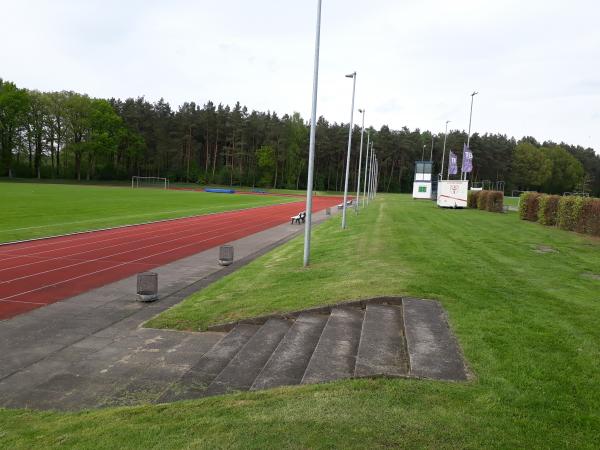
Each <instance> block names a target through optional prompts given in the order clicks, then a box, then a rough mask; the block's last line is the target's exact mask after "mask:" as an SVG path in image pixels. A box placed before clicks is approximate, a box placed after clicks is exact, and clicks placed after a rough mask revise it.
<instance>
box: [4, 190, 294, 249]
mask: <svg viewBox="0 0 600 450" xmlns="http://www.w3.org/2000/svg"><path fill="white" fill-rule="evenodd" d="M291 201H299V199H298V198H293V197H285V196H269V195H251V194H243V195H231V194H209V193H206V192H198V191H181V190H168V191H167V190H163V189H155V188H145V189H131V188H129V187H108V186H77V185H73V184H68V185H67V184H64V185H63V184H38V183H10V182H1V183H0V203H1V204H2V219H1V221H0V223H1V225H0V242H11V241H17V240H23V239H32V238H37V237H44V236H54V235H59V234H65V233H73V232H77V231H86V230H96V229H101V228H107V227H114V226H119V225H130V224H136V223H144V222H150V221H155V220H163V219H173V218H177V217H186V216H192V215H198V214H208V213H215V212H222V211H230V210H234V209H242V208H252V207H257V206H263V205H272V204H277V203H287V202H291Z"/></svg>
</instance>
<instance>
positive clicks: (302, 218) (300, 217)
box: [292, 211, 306, 224]
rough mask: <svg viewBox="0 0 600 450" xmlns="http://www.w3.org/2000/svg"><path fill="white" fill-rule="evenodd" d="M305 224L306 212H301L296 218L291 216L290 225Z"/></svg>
mask: <svg viewBox="0 0 600 450" xmlns="http://www.w3.org/2000/svg"><path fill="white" fill-rule="evenodd" d="M304 222H306V212H305V211H302V212H301V213H300V214H298V215H297V216H292V224H294V223H298V224H299V223H304Z"/></svg>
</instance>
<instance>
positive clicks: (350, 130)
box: [342, 72, 356, 230]
mask: <svg viewBox="0 0 600 450" xmlns="http://www.w3.org/2000/svg"><path fill="white" fill-rule="evenodd" d="M346 78H352V80H353V81H352V109H351V110H350V126H349V127H348V153H347V155H346V181H345V182H344V206H343V207H342V230H343V229H345V228H346V209H347V205H346V202H347V201H348V178H349V176H350V149H351V147H352V128H353V127H354V95H355V94H356V72H353V73H351V74H350V75H346Z"/></svg>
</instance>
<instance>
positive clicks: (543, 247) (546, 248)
mask: <svg viewBox="0 0 600 450" xmlns="http://www.w3.org/2000/svg"><path fill="white" fill-rule="evenodd" d="M533 251H534V252H536V253H542V254H544V253H558V250H556V249H555V248H553V247H550V246H549V245H536V246H535V248H534V249H533Z"/></svg>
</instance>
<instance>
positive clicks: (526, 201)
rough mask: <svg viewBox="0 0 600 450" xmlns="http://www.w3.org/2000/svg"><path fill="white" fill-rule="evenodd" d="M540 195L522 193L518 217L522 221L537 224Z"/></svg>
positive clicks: (536, 193)
mask: <svg viewBox="0 0 600 450" xmlns="http://www.w3.org/2000/svg"><path fill="white" fill-rule="evenodd" d="M540 196H541V194H540V193H538V192H524V193H523V194H521V201H520V202H519V217H520V218H521V219H523V220H529V221H531V222H537V220H538V209H539V199H540Z"/></svg>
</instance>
